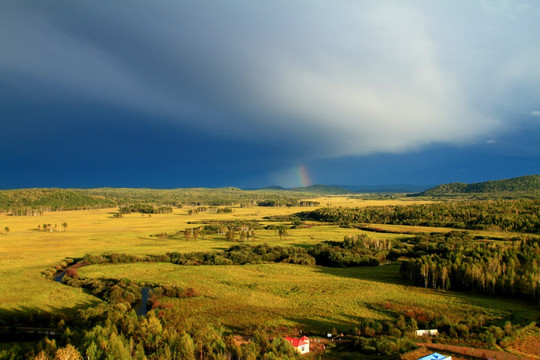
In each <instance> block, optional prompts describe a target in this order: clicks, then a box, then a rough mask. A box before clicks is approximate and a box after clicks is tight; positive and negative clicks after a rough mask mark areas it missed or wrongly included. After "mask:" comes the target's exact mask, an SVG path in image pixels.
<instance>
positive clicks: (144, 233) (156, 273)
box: [0, 197, 539, 329]
mask: <svg viewBox="0 0 540 360" xmlns="http://www.w3.org/2000/svg"><path fill="white" fill-rule="evenodd" d="M316 200H317V201H320V203H321V205H322V206H327V204H330V205H333V206H350V207H357V206H369V205H395V204H399V203H406V204H410V203H412V201H411V200H407V201H403V202H402V201H400V200H366V201H364V200H361V199H350V198H347V197H325V198H321V199H316ZM189 209H190V208H189V207H186V208H182V209H175V210H174V212H173V213H171V214H159V215H152V217H143V216H141V215H140V214H129V215H126V216H124V217H123V218H114V217H113V216H112V214H113V213H114V212H115V211H116V209H99V210H85V211H65V212H50V213H45V214H44V215H42V216H24V217H12V216H8V215H6V214H0V229H4V227H6V226H7V227H9V229H10V231H9V232H7V233H6V232H5V231H3V230H1V231H2V233H0V277H1V279H2V280H1V281H0V309H1V310H0V311H10V312H12V311H17V310H21V311H25V312H27V311H33V310H35V311H37V310H40V311H41V310H44V311H54V312H62V311H67V310H69V309H70V308H75V307H79V306H89V305H91V304H93V303H95V302H96V301H97V300H96V298H95V297H93V296H90V295H88V294H86V293H85V292H83V291H82V290H81V289H77V288H72V287H68V286H65V285H63V284H60V283H56V282H53V281H51V280H49V279H47V278H45V277H44V276H43V275H42V271H44V270H46V269H47V268H50V267H52V266H54V265H56V264H58V263H60V262H61V261H62V260H64V259H66V258H79V257H82V256H84V255H85V254H89V253H90V254H103V253H110V252H120V253H129V254H138V255H145V254H163V253H166V252H172V251H178V252H192V251H215V250H219V249H224V248H227V247H229V246H230V245H232V243H231V242H229V241H226V240H225V238H224V236H217V235H215V236H206V237H205V238H204V239H200V238H199V239H198V240H192V239H191V240H186V239H183V238H182V239H162V238H159V237H156V236H152V235H155V234H159V233H161V232H167V233H174V232H176V231H178V230H183V229H185V228H191V227H195V226H198V223H200V222H202V223H204V222H206V221H209V220H257V221H260V222H263V223H268V221H267V220H265V219H264V218H265V217H266V216H273V215H287V214H293V213H296V212H299V211H305V210H306V208H294V207H290V208H289V207H283V208H272V207H254V208H239V207H236V208H234V212H232V213H229V214H216V213H199V214H197V215H187V212H188V210H189ZM64 222H66V223H67V224H68V226H67V231H65V232H46V231H38V230H37V228H38V225H42V224H53V225H54V224H58V225H59V227H60V224H62V223H64ZM190 222H195V223H197V225H194V224H190ZM361 232H362V231H359V230H354V229H344V228H339V227H337V226H332V225H317V226H313V227H311V228H302V229H292V230H290V231H289V235H288V236H287V237H285V238H283V239H280V238H279V236H277V234H276V233H275V231H273V230H258V231H257V232H256V238H255V239H254V240H253V241H250V243H253V244H258V243H268V244H271V245H283V246H287V245H300V246H302V245H303V246H308V245H313V244H316V243H319V242H321V241H326V240H342V239H343V237H344V236H345V235H351V234H354V233H361ZM368 234H369V236H371V237H375V238H402V237H404V236H409V235H402V234H383V233H373V232H369V233H368ZM501 235H503V234H501ZM505 236H508V234H506V235H505ZM80 271H81V274H84V275H85V276H103V277H128V278H130V279H133V280H137V281H151V282H165V283H176V284H178V285H180V286H187V287H193V288H195V289H197V290H199V291H200V292H201V293H202V294H203V296H202V297H200V298H196V299H189V300H178V301H181V302H183V304H181V305H182V306H183V307H184V308H185V309H186V311H189V312H190V314H193V316H196V317H205V316H212V317H215V316H216V314H218V316H219V317H220V318H221V319H222V321H223V323H225V324H229V325H234V326H244V325H248V324H253V323H254V322H264V323H268V324H286V325H301V326H302V325H303V326H308V327H310V328H311V327H313V328H317V329H323V328H327V327H328V326H329V325H330V324H331V323H335V324H338V325H339V324H341V325H343V326H353V325H354V324H355V323H356V319H358V318H359V317H373V318H381V317H385V316H387V315H386V314H385V313H384V312H380V311H376V310H373V309H372V308H371V305H373V304H382V303H384V302H387V301H389V302H395V303H398V304H402V305H413V306H419V307H425V308H426V309H431V310H433V311H443V310H445V311H448V313H452V314H463V313H466V312H470V311H474V312H482V313H485V314H486V316H489V317H506V316H507V315H508V314H509V313H510V312H514V313H515V314H518V315H517V316H520V317H522V318H530V319H537V318H538V316H539V310H538V307H534V306H529V305H526V304H524V303H521V302H516V301H510V300H504V299H489V298H483V297H476V296H467V295H464V294H455V293H448V292H435V291H431V290H424V289H421V288H417V287H412V286H403V285H399V284H398V278H397V271H398V268H397V265H391V266H387V267H379V268H349V269H327V268H317V267H303V266H293V265H285V264H275V265H252V266H227V267H218V266H208V267H180V266H175V265H172V264H155V263H154V264H131V265H117V266H92V267H87V268H82V269H80ZM184 303H185V304H184ZM188 309H189V310H188Z"/></svg>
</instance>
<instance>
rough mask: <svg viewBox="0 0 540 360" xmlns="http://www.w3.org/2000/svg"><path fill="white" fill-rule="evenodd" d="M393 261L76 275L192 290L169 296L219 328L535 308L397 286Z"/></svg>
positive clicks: (529, 315) (139, 268) (122, 269)
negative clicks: (390, 309) (392, 310)
mask: <svg viewBox="0 0 540 360" xmlns="http://www.w3.org/2000/svg"><path fill="white" fill-rule="evenodd" d="M398 270H399V262H396V263H393V264H391V265H387V266H379V267H375V268H373V267H351V268H325V267H312V266H302V265H292V264H261V265H243V266H179V265H174V264H170V263H150V264H144V263H137V264H121V265H92V266H88V267H84V268H81V269H80V271H79V274H80V275H82V276H83V277H90V278H118V279H122V278H125V279H131V280H135V281H137V282H140V283H146V284H151V283H159V284H167V285H176V286H179V287H181V288H194V289H196V290H197V291H198V292H199V293H200V296H199V297H196V298H191V299H170V300H168V301H169V302H170V303H172V304H174V306H175V308H179V309H182V312H183V313H185V314H186V315H188V316H189V317H192V318H193V319H195V320H198V321H201V322H205V321H209V320H210V319H215V318H216V316H218V317H219V319H220V320H221V322H222V323H223V324H224V325H227V326H229V327H238V328H240V329H242V328H246V327H249V326H257V325H266V326H269V327H272V326H288V327H295V326H301V327H303V328H306V329H309V330H311V331H319V332H324V331H329V330H331V329H332V327H335V326H337V327H341V330H342V331H346V330H351V329H353V328H354V327H355V326H356V325H358V320H359V319H360V318H372V319H390V317H389V315H388V313H387V310H386V309H385V305H387V304H392V306H398V307H413V308H421V309H423V310H424V311H428V312H429V311H430V312H433V313H436V314H439V313H448V317H449V318H451V319H452V320H456V321H459V320H460V319H462V318H463V317H464V316H465V315H466V314H478V315H483V316H485V317H486V318H504V317H508V316H509V315H510V313H512V314H514V316H515V317H516V318H519V319H522V320H523V319H527V320H528V321H532V320H534V319H535V315H538V312H537V309H535V307H534V306H532V305H530V304H528V303H526V302H522V301H511V300H509V299H492V298H487V297H482V296H479V295H467V294H459V293H455V292H443V293H441V292H439V291H433V290H430V289H423V288H420V287H414V286H409V285H402V283H403V281H402V280H401V279H400V278H399V276H398Z"/></svg>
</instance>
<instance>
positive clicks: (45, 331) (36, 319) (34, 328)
mask: <svg viewBox="0 0 540 360" xmlns="http://www.w3.org/2000/svg"><path fill="white" fill-rule="evenodd" d="M100 303H102V302H101V301H99V300H96V301H86V302H81V303H79V304H77V305H76V306H74V307H72V308H51V309H50V310H43V309H40V308H37V307H29V306H19V307H17V308H14V309H4V308H0V343H5V342H13V341H16V342H21V341H22V342H24V341H39V340H41V339H43V338H45V337H48V338H55V337H60V336H62V333H63V331H62V330H61V329H60V328H59V327H58V323H59V322H60V321H61V320H63V321H68V320H69V319H72V318H74V317H75V316H76V314H77V312H78V311H79V310H83V309H87V308H90V307H95V306H97V305H98V304H100Z"/></svg>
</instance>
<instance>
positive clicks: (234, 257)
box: [168, 244, 315, 265]
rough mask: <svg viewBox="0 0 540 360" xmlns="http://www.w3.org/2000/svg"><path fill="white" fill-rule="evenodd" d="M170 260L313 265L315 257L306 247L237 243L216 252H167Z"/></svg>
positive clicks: (186, 263)
mask: <svg viewBox="0 0 540 360" xmlns="http://www.w3.org/2000/svg"><path fill="white" fill-rule="evenodd" d="M168 256H169V257H170V259H171V262H172V263H174V264H179V265H246V264H262V263H271V262H285V263H291V264H302V265H314V264H315V259H314V258H313V257H312V256H310V255H309V254H308V252H307V250H306V249H304V248H300V247H292V246H291V247H281V246H270V245H267V244H262V245H256V246H252V245H248V244H239V245H233V246H231V247H230V248H228V249H227V250H224V251H221V252H216V253H205V252H198V253H169V254H168Z"/></svg>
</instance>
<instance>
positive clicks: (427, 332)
mask: <svg viewBox="0 0 540 360" xmlns="http://www.w3.org/2000/svg"><path fill="white" fill-rule="evenodd" d="M435 335H439V330H437V329H426V330H416V336H435Z"/></svg>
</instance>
